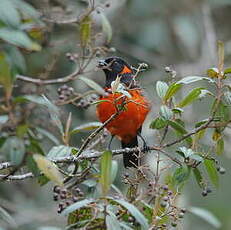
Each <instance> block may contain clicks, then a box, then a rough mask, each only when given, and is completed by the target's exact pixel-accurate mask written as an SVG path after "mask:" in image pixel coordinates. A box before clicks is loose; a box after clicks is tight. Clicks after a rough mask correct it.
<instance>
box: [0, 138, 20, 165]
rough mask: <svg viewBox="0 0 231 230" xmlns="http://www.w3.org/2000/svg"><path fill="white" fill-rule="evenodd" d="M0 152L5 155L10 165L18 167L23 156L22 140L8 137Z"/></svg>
mask: <svg viewBox="0 0 231 230" xmlns="http://www.w3.org/2000/svg"><path fill="white" fill-rule="evenodd" d="M1 152H2V153H4V154H7V156H8V159H9V160H10V161H11V163H12V164H14V165H19V164H20V163H22V160H23V158H24V155H25V146H24V142H23V140H21V139H19V138H18V137H15V136H12V137H9V138H8V139H7V140H6V141H5V143H4V145H3V147H2V149H1Z"/></svg>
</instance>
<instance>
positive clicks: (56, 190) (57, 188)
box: [53, 185, 61, 193]
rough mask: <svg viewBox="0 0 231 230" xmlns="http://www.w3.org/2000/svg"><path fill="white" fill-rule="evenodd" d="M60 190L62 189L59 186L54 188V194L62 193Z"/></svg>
mask: <svg viewBox="0 0 231 230" xmlns="http://www.w3.org/2000/svg"><path fill="white" fill-rule="evenodd" d="M60 190H61V189H60V187H59V186H58V185H56V186H54V188H53V192H55V193H60Z"/></svg>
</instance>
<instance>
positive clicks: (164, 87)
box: [156, 81, 168, 99]
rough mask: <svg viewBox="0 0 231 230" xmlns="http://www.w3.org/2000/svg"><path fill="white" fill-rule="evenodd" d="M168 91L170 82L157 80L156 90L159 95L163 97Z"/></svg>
mask: <svg viewBox="0 0 231 230" xmlns="http://www.w3.org/2000/svg"><path fill="white" fill-rule="evenodd" d="M167 91H168V84H167V83H166V82H164V81H157V82H156V92H157V95H158V96H159V97H160V98H161V99H163V98H164V97H165V95H166V92H167Z"/></svg>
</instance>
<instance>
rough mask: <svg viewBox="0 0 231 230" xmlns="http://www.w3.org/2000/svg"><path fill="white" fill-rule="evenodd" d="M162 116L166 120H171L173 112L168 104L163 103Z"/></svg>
mask: <svg viewBox="0 0 231 230" xmlns="http://www.w3.org/2000/svg"><path fill="white" fill-rule="evenodd" d="M160 116H162V117H163V118H164V119H166V120H170V119H171V118H172V117H173V112H172V110H171V109H170V108H168V106H166V105H162V106H161V107H160Z"/></svg>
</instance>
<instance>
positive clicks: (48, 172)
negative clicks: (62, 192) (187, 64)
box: [33, 154, 63, 186]
mask: <svg viewBox="0 0 231 230" xmlns="http://www.w3.org/2000/svg"><path fill="white" fill-rule="evenodd" d="M33 158H34V160H35V162H36V164H37V166H38V168H39V169H40V170H41V171H42V172H43V173H44V174H45V176H46V177H47V178H49V179H50V180H52V181H54V182H55V183H57V184H58V185H60V186H62V185H63V176H62V174H61V173H60V172H59V170H58V169H57V167H56V165H55V164H54V163H53V162H51V161H50V160H48V159H47V158H46V157H44V156H42V155H39V154H34V155H33Z"/></svg>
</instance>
